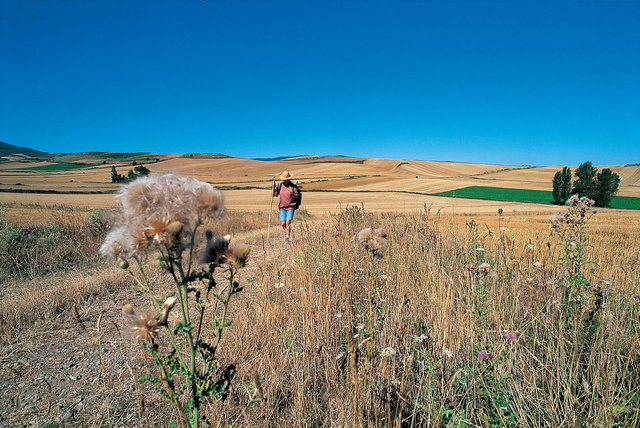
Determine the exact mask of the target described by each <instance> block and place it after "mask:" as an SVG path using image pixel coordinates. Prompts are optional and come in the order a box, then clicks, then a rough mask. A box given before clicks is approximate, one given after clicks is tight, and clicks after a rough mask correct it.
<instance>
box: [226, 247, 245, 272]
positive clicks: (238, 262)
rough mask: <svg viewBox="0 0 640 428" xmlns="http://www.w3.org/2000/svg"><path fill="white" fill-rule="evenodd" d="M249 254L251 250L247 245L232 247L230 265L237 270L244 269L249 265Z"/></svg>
mask: <svg viewBox="0 0 640 428" xmlns="http://www.w3.org/2000/svg"><path fill="white" fill-rule="evenodd" d="M249 252H251V249H250V248H249V246H248V245H246V244H237V245H234V246H233V247H231V250H230V251H229V254H228V255H227V260H228V263H229V264H231V265H232V266H233V267H235V268H236V269H240V268H242V267H244V266H245V265H246V264H247V259H248V258H249Z"/></svg>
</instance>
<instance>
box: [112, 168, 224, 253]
mask: <svg viewBox="0 0 640 428" xmlns="http://www.w3.org/2000/svg"><path fill="white" fill-rule="evenodd" d="M116 197H117V198H118V200H119V201H120V203H121V205H122V214H123V219H122V220H123V225H121V226H118V227H116V228H115V229H114V230H112V231H111V232H110V233H109V234H108V235H107V237H106V239H105V241H104V244H103V245H102V247H101V248H100V253H101V254H102V255H104V256H107V257H111V258H116V259H117V258H119V257H123V256H132V255H136V254H137V253H140V252H143V251H145V250H146V249H147V247H148V245H149V242H154V243H156V244H160V243H165V244H169V245H172V246H173V245H175V244H176V243H177V242H178V241H179V237H180V235H181V233H182V230H183V228H184V227H189V228H191V230H193V229H194V228H195V227H196V226H197V225H198V224H200V223H201V222H202V221H203V220H204V219H205V218H209V217H211V218H212V217H217V216H220V215H221V214H222V213H223V212H224V196H223V195H222V193H220V191H218V190H217V189H215V188H214V187H213V186H211V185H210V184H209V183H204V182H202V181H199V180H196V179H193V178H187V177H181V176H179V175H175V174H164V175H155V174H154V175H152V176H144V177H139V178H137V179H136V180H134V181H132V182H130V183H128V184H126V185H124V186H122V187H121V188H120V191H119V193H118V195H117V196H116Z"/></svg>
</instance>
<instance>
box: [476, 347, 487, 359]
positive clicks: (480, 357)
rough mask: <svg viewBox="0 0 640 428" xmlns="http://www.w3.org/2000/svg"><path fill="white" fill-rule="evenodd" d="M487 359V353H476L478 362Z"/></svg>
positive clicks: (483, 351)
mask: <svg viewBox="0 0 640 428" xmlns="http://www.w3.org/2000/svg"><path fill="white" fill-rule="evenodd" d="M488 358H489V353H488V352H487V351H485V350H484V349H483V350H482V351H480V352H478V359H480V360H486V359H488Z"/></svg>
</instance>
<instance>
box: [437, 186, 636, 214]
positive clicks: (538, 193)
mask: <svg viewBox="0 0 640 428" xmlns="http://www.w3.org/2000/svg"><path fill="white" fill-rule="evenodd" d="M434 196H448V197H453V198H469V199H489V200H494V201H508V202H533V203H537V204H551V203H552V202H553V196H552V195H551V192H550V191H545V190H528V189H507V188H505V187H486V186H469V187H462V188H460V189H455V190H449V191H446V192H440V193H435V194H434ZM609 206H610V208H621V209H628V210H640V198H633V197H629V196H614V197H613V198H611V203H610V204H609Z"/></svg>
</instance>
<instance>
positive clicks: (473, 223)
mask: <svg viewBox="0 0 640 428" xmlns="http://www.w3.org/2000/svg"><path fill="white" fill-rule="evenodd" d="M466 225H467V227H468V228H469V229H473V228H474V227H476V226H477V223H476V221H475V220H474V219H470V220H467V223H466Z"/></svg>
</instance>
